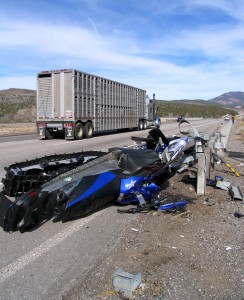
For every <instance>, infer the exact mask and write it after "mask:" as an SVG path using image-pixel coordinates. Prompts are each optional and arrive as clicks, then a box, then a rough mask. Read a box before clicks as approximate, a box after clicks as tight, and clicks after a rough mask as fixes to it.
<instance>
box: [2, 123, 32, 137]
mask: <svg viewBox="0 0 244 300" xmlns="http://www.w3.org/2000/svg"><path fill="white" fill-rule="evenodd" d="M30 133H36V124H35V123H1V124H0V136H9V135H18V134H30Z"/></svg>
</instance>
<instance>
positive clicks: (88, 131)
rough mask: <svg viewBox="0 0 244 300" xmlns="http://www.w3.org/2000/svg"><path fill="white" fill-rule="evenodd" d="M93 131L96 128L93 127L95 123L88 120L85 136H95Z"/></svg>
mask: <svg viewBox="0 0 244 300" xmlns="http://www.w3.org/2000/svg"><path fill="white" fill-rule="evenodd" d="M93 131H94V128H93V125H92V123H91V122H87V123H86V124H85V126H84V137H85V138H87V139H89V138H91V137H92V136H93Z"/></svg>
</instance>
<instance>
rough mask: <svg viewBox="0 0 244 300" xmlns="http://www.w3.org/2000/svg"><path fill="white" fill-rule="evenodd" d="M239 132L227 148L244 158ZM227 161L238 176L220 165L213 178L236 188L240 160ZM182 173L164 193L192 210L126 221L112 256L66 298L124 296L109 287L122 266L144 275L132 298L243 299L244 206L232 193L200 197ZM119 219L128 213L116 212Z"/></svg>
mask: <svg viewBox="0 0 244 300" xmlns="http://www.w3.org/2000/svg"><path fill="white" fill-rule="evenodd" d="M241 133H242V131H241V129H240V126H238V124H235V125H233V126H232V128H231V132H230V136H229V139H228V144H227V151H234V152H242V153H243V151H244V149H243V144H244V143H243V135H242V134H241ZM226 162H228V163H229V164H230V165H231V166H232V167H234V168H235V169H236V171H238V172H239V173H240V176H239V177H236V176H235V175H234V174H233V173H232V172H231V171H230V170H229V169H228V168H227V167H226V166H225V165H224V164H219V165H217V167H216V168H215V170H214V171H212V172H211V179H213V178H214V177H215V176H216V175H221V176H223V177H224V180H225V181H228V182H230V183H231V185H233V186H238V185H239V186H244V182H243V176H244V166H242V165H241V163H243V158H230V157H226ZM184 175H185V174H177V175H175V176H174V177H172V178H171V179H170V180H169V182H168V184H167V185H166V186H165V190H164V191H163V192H162V193H163V195H164V196H168V197H169V198H170V199H188V200H190V201H191V204H189V205H187V210H186V211H185V212H184V213H181V214H170V213H167V214H165V213H162V212H160V213H159V212H152V211H151V212H149V213H141V214H135V215H131V216H130V218H128V217H126V220H127V221H126V222H127V223H126V224H125V225H124V226H123V228H121V233H120V235H119V236H118V239H117V242H116V244H114V245H113V247H110V249H109V250H108V252H107V256H106V257H104V258H103V259H102V260H101V261H100V262H99V264H98V265H97V266H96V267H95V268H93V269H91V270H89V271H87V273H86V274H84V276H82V278H75V279H74V281H73V287H72V288H70V289H69V290H68V291H67V292H66V293H65V294H64V295H63V297H62V299H63V300H70V299H84V300H85V299H86V300H89V299H91V300H96V299H109V300H116V299H126V298H125V297H124V296H123V295H119V294H117V293H116V292H115V290H114V287H113V285H112V279H111V278H112V275H113V273H114V272H115V270H116V269H117V268H119V267H122V268H123V269H124V271H125V272H128V273H131V274H136V273H137V272H141V275H142V284H141V285H140V287H139V288H138V289H137V290H136V291H135V292H134V293H133V299H158V300H159V299H169V300H171V299H172V300H173V299H174V300H176V299H184V300H187V299H189V300H190V299H226V300H227V299H228V300H229V299H233V300H235V299H238V300H239V299H244V230H243V225H244V217H241V218H237V217H235V216H234V213H235V212H239V213H242V214H244V202H243V201H239V200H235V201H233V200H231V197H230V195H229V192H228V191H224V190H220V189H217V188H214V187H211V186H207V189H206V195H205V196H197V194H196V188H195V184H194V183H188V184H187V183H185V182H183V181H182V179H183V176H184ZM114 212H115V213H116V210H114ZM121 219H123V214H118V220H119V221H121ZM128 219H129V222H128ZM133 228H134V229H137V231H134V230H133ZM111 230H112V228H111Z"/></svg>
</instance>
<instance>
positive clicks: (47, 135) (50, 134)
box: [45, 129, 53, 140]
mask: <svg viewBox="0 0 244 300" xmlns="http://www.w3.org/2000/svg"><path fill="white" fill-rule="evenodd" d="M45 138H46V139H47V140H52V139H53V133H52V132H51V131H50V130H48V129H45Z"/></svg>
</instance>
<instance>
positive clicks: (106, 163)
mask: <svg viewBox="0 0 244 300" xmlns="http://www.w3.org/2000/svg"><path fill="white" fill-rule="evenodd" d="M187 143H188V137H186V136H185V137H181V138H175V139H172V140H171V141H169V140H168V139H167V138H166V137H165V136H164V135H163V134H162V132H161V131H160V130H159V129H155V130H153V131H151V132H150V134H149V137H148V138H147V139H146V148H145V149H129V148H112V149H110V152H108V153H100V154H98V153H97V152H95V154H94V155H93V153H92V151H90V152H89V157H90V159H89V157H86V155H84V154H81V153H79V157H80V159H77V158H76V161H75V162H74V161H73V160H71V161H69V162H68V163H67V162H66V164H67V165H66V166H65V165H64V166H62V168H66V169H62V172H61V171H60V168H59V164H57V161H56V164H55V163H54V164H53V166H52V168H51V169H52V171H51V172H49V173H48V172H47V169H46V171H43V170H44V169H45V167H46V168H48V164H50V160H48V159H46V161H45V163H43V160H42V166H41V167H42V168H37V167H36V165H35V167H33V168H30V166H29V169H28V168H27V170H24V168H22V169H21V168H20V167H19V166H16V165H15V166H14V168H13V166H12V172H14V171H13V170H15V173H16V174H17V175H18V174H19V176H21V172H24V171H28V170H29V171H28V172H29V173H31V172H32V173H36V172H37V169H38V172H39V173H41V175H40V176H46V175H47V174H48V176H49V178H48V179H47V178H45V180H44V182H39V184H37V185H36V186H35V185H32V187H31V188H30V189H28V184H29V181H30V180H28V177H27V180H26V181H23V182H24V183H23V185H24V188H22V192H21V190H20V189H19V186H21V181H19V182H18V184H17V185H16V186H15V185H13V182H11V181H10V182H11V183H12V185H11V184H10V185H11V188H12V190H11V188H9V189H8V187H7V185H6V187H5V191H7V192H9V193H11V192H13V193H14V194H15V196H16V199H15V201H11V200H10V199H9V198H8V197H7V196H6V194H7V193H4V192H1V193H0V225H1V227H3V229H4V230H5V231H15V230H19V231H21V232H23V231H26V230H28V229H29V228H30V227H33V226H36V225H38V224H41V223H42V222H44V221H46V220H49V219H52V221H53V222H57V221H63V222H64V221H68V220H71V219H74V218H78V217H82V216H84V215H87V214H89V213H91V212H92V211H94V210H96V209H98V208H100V207H101V206H103V205H105V204H106V203H108V202H111V201H116V202H118V203H120V204H131V203H139V204H140V205H141V206H143V205H145V204H147V203H149V202H150V201H152V200H153V199H155V197H156V195H157V193H158V192H159V191H160V189H161V188H160V187H161V185H162V184H163V183H164V182H165V181H167V180H168V179H169V178H170V177H171V176H173V175H174V174H175V172H176V170H177V168H179V164H177V163H175V162H176V161H177V159H178V158H179V157H180V156H181V155H182V154H183V153H184V150H185V149H187ZM150 147H151V148H153V149H150ZM48 162H49V163H48ZM39 165H40V163H39ZM54 166H56V167H54ZM10 169H11V168H10ZM40 169H41V171H40ZM53 169H54V170H53ZM31 170H32V171H31ZM33 170H34V171H33ZM16 174H15V175H16ZM25 175H26V176H34V175H33V174H31V175H30V174H24V175H23V176H25ZM3 182H5V183H6V181H4V180H3ZM13 186H14V188H13Z"/></svg>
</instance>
